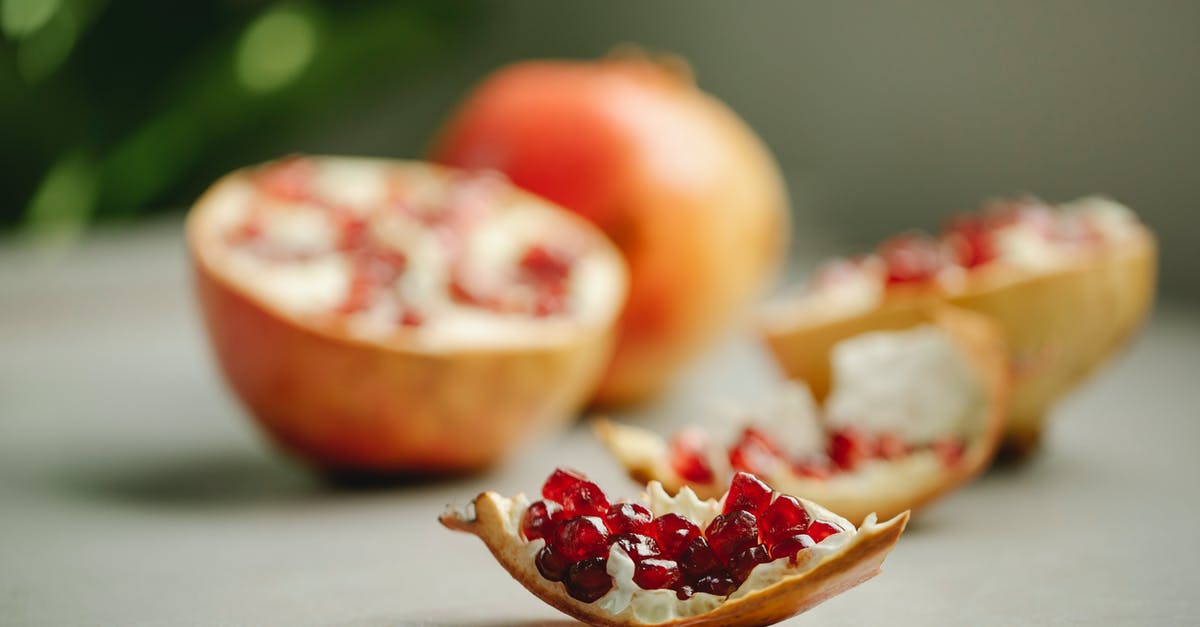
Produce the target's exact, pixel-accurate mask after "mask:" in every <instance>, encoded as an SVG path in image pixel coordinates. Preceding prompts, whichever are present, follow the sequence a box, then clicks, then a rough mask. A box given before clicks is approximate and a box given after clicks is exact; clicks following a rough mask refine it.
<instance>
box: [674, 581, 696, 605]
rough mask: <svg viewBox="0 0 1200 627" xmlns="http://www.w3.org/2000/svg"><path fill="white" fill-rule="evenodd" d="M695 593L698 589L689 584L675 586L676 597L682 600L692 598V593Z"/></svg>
mask: <svg viewBox="0 0 1200 627" xmlns="http://www.w3.org/2000/svg"><path fill="white" fill-rule="evenodd" d="M695 593H696V591H695V590H694V589H693V588H692V587H691V586H690V585H688V584H683V585H676V587H675V598H677V599H679V600H680V601H686V600H688V599H690V598H692V595H693V594H695Z"/></svg>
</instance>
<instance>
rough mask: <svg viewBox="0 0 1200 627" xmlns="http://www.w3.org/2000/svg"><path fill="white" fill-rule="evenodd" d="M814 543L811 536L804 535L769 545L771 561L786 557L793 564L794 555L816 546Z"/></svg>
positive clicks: (794, 560)
mask: <svg viewBox="0 0 1200 627" xmlns="http://www.w3.org/2000/svg"><path fill="white" fill-rule="evenodd" d="M816 543H817V542H816V540H813V539H812V536H810V535H808V534H806V533H800V534H796V535H794V536H788V537H786V538H783V539H782V540H780V541H779V542H776V543H775V544H773V545H771V559H773V560H777V559H779V558H781V557H787V558H791V560H792V563H795V562H796V554H798V553H799V552H800V551H803V550H804V549H807V548H809V547H811V546H814V545H816Z"/></svg>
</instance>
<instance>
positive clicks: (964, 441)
mask: <svg viewBox="0 0 1200 627" xmlns="http://www.w3.org/2000/svg"><path fill="white" fill-rule="evenodd" d="M907 313H908V317H907V318H904V319H901V318H896V319H895V320H894V322H895V326H897V327H899V330H895V331H878V332H870V333H865V334H862V335H858V336H853V337H851V338H849V339H847V340H845V341H843V342H841V343H839V344H838V345H836V346H834V347H833V348H832V350H831V355H832V361H833V363H832V365H831V366H829V367H830V368H831V370H832V371H833V372H832V375H831V377H832V379H833V389H832V391H831V393H830V394H829V396H828V397H827V398H826V402H825V404H824V406H823V407H821V408H818V407H816V404H815V403H814V401H813V400H812V397H811V395H810V394H809V393H808V390H807V388H804V387H803V385H802V384H798V383H789V384H788V387H787V388H785V390H784V393H783V394H781V396H780V398H779V399H777V401H778V402H777V403H776V406H775V407H774V408H772V409H771V410H769V411H767V412H764V414H763V415H762V416H760V417H758V419H754V420H749V421H747V422H746V423H744V424H742V425H739V428H738V431H737V433H736V435H735V436H734V437H731V438H728V439H724V438H719V437H711V436H709V435H708V431H702V430H700V429H694V428H693V429H685V430H683V431H681V432H680V433H678V434H677V435H675V436H674V437H673V438H672V439H671V440H670V441H667V440H664V439H663V438H662V437H660V436H659V435H658V434H656V433H654V432H652V431H648V430H646V429H642V428H639V427H633V426H627V425H619V424H615V423H610V422H607V421H598V422H597V423H596V425H595V430H596V434H597V436H598V437H599V438H600V439H601V440H602V441H603V442H604V443H605V444H606V445H607V446H608V448H609V450H610V451H612V453H613V454H614V455H615V456H616V457H617V459H618V460H619V461H620V462H621V463H622V464H623V465H624V466H625V468H626V470H627V471H628V472H629V474H630V476H631V477H632V478H633V479H634V480H635V481H639V482H641V481H648V480H656V481H659V482H660V483H662V484H663V486H665V488H666V489H667V490H668V491H669V492H675V491H677V490H681V489H683V488H684V486H690V487H691V489H692V490H693V491H695V492H696V493H698V494H700V495H701V496H713V495H718V494H720V493H721V492H723V491H724V490H725V489H726V488H727V487H728V486H729V477H730V474H731V473H732V472H736V471H746V472H753V473H755V474H757V475H758V476H760V477H762V478H763V480H765V481H766V482H767V483H768V484H770V485H771V486H774V487H775V488H776V489H778V490H781V491H783V492H786V493H789V494H801V495H804V496H805V497H808V498H811V499H813V500H815V501H817V502H819V503H821V504H823V505H825V506H826V507H828V508H830V509H831V510H833V511H835V512H837V513H838V514H840V515H842V516H845V517H846V518H849V519H851V520H862V519H863V518H864V517H866V516H867V515H868V514H870V513H871V512H877V513H878V514H879V515H880V516H882V517H884V518H888V517H891V516H895V515H898V514H899V513H901V512H904V511H908V510H916V509H918V508H920V507H922V506H924V505H927V504H929V503H931V502H933V501H934V500H935V499H937V498H938V497H940V496H942V495H944V494H946V493H948V492H950V491H951V490H953V489H955V488H957V487H959V486H961V485H963V484H964V483H966V482H967V481H969V480H970V479H971V478H972V477H974V476H975V475H976V474H978V473H979V472H980V471H982V470H983V469H984V468H985V467H986V466H987V464H988V462H989V461H991V459H992V457H993V455H994V454H995V452H996V448H997V446H998V444H999V441H1000V435H1001V433H1002V431H1003V426H1004V417H1005V398H1006V393H1007V377H1006V372H1005V351H1004V346H1003V344H1002V342H1001V340H1000V332H999V330H998V329H997V328H996V327H995V325H993V324H992V323H991V322H990V321H988V319H987V318H985V317H983V316H979V315H978V314H973V313H970V312H967V311H962V310H958V309H954V308H951V307H948V306H939V307H936V308H933V309H912V310H908V311H907Z"/></svg>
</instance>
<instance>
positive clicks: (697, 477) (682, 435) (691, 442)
mask: <svg viewBox="0 0 1200 627" xmlns="http://www.w3.org/2000/svg"><path fill="white" fill-rule="evenodd" d="M707 440H708V438H707V437H706V436H705V435H704V432H703V431H700V430H698V429H684V430H683V431H680V432H679V433H678V434H676V435H675V437H674V438H672V439H671V453H670V455H671V467H672V468H674V469H675V472H676V473H678V474H679V476H680V477H683V478H684V479H686V480H687V481H689V482H691V483H712V482H713V480H714V479H715V478H716V475H715V474H714V473H713V470H712V466H710V465H709V464H708V458H707V454H706V451H705V449H706V448H707Z"/></svg>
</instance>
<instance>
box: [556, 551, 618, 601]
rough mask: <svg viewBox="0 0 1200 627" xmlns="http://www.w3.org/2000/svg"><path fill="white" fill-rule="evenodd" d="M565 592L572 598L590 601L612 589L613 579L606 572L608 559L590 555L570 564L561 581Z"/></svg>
mask: <svg viewBox="0 0 1200 627" xmlns="http://www.w3.org/2000/svg"><path fill="white" fill-rule="evenodd" d="M563 583H565V584H566V586H567V594H569V595H571V597H572V598H574V599H576V600H579V601H583V602H584V603H591V602H592V601H595V600H596V599H599V598H600V597H602V596H604V595H605V594H606V593H607V592H608V591H609V590H612V587H613V580H612V577H611V576H609V574H608V561H607V560H605V559H604V558H602V557H591V558H588V559H585V560H582V561H579V562H576V563H574V564H572V565H571V569H570V570H568V571H567V578H566V580H565V581H564V582H563Z"/></svg>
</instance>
